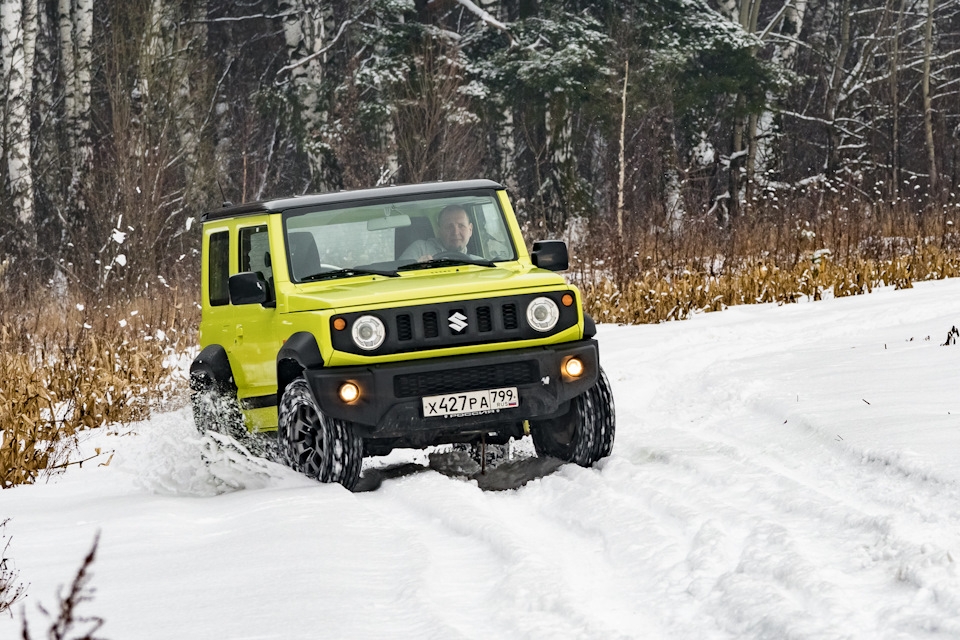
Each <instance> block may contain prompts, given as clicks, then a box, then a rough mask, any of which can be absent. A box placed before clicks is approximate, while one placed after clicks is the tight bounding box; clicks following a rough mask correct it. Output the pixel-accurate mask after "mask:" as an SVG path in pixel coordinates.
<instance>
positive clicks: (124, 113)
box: [0, 0, 960, 291]
mask: <svg viewBox="0 0 960 640" xmlns="http://www.w3.org/2000/svg"><path fill="white" fill-rule="evenodd" d="M0 22H2V25H0V26H2V34H0V35H2V41H0V56H2V81H3V87H4V91H3V102H2V108H3V130H2V137H0V145H2V150H0V153H2V157H3V162H2V163H0V169H2V176H3V179H2V180H0V203H2V206H0V216H2V220H0V252H2V255H3V256H4V258H3V260H2V266H0V272H3V273H4V274H5V276H6V278H7V280H8V282H9V281H10V278H14V279H16V277H15V276H18V275H24V276H28V278H29V279H31V280H34V281H36V280H35V279H36V277H37V276H41V277H42V278H43V281H52V282H60V283H64V284H67V285H79V286H80V287H81V288H83V289H85V290H88V291H97V290H100V289H102V288H103V287H105V286H111V285H113V286H120V287H123V288H126V287H133V288H140V287H141V285H143V284H144V282H145V281H146V280H151V281H152V282H155V279H156V277H157V274H160V277H161V278H165V279H166V280H167V281H170V282H174V281H176V282H184V281H190V280H191V279H192V278H193V277H194V276H193V274H194V272H195V271H196V270H197V269H196V265H197V250H198V242H199V233H198V227H199V224H196V221H197V220H198V216H199V214H200V213H202V212H203V211H205V210H208V209H211V208H216V207H219V206H220V205H221V203H222V202H223V201H231V202H234V203H238V202H244V201H253V200H256V199H263V198H270V197H275V196H283V195H290V194H300V193H306V192H319V191H328V190H337V189H349V188H357V187H369V186H374V185H378V184H387V183H410V182H418V181H427V180H451V179H461V178H476V177H486V178H491V179H494V180H498V181H501V182H502V183H504V184H505V185H507V186H508V188H509V189H510V192H511V196H512V198H513V200H514V202H515V204H516V206H517V209H518V212H519V215H520V216H521V219H522V220H523V221H524V222H525V223H526V224H528V225H529V226H530V227H531V228H534V229H536V230H538V232H539V233H540V234H541V235H544V234H553V235H560V234H565V233H569V232H570V230H571V229H572V228H580V229H592V230H596V229H599V228H604V229H608V230H609V229H613V230H615V231H616V230H619V234H620V235H621V236H622V234H623V233H629V232H630V231H631V230H637V229H640V230H643V229H652V228H655V229H658V230H660V231H666V232H668V233H669V232H677V233H679V232H681V231H682V230H683V229H685V228H689V227H690V226H691V225H701V226H702V225H705V224H706V225H708V226H710V228H711V229H713V228H716V229H719V230H721V231H722V230H723V229H731V228H735V227H736V225H738V224H741V223H743V221H749V220H751V219H753V218H756V217H757V216H764V217H766V218H770V217H771V216H773V217H774V218H776V217H777V216H784V217H786V216H789V215H797V214H796V211H793V212H790V209H791V207H790V206H789V203H790V202H796V201H798V199H802V200H803V201H804V202H807V203H809V202H815V203H816V206H815V207H814V209H816V211H813V210H810V211H807V213H804V214H803V215H807V214H809V215H814V214H817V215H821V216H822V215H823V214H824V213H831V214H832V213H833V212H834V211H837V212H839V211H840V210H841V209H839V208H837V207H834V208H832V209H831V208H829V207H828V206H827V205H825V204H824V202H825V200H824V198H826V199H827V200H826V201H827V202H829V199H830V198H835V199H840V200H837V201H842V202H844V203H847V204H849V203H850V202H860V203H862V206H861V209H863V211H861V213H862V214H863V215H867V216H869V215H870V213H871V211H872V210H877V211H879V209H880V208H882V207H884V206H886V207H891V206H894V207H895V206H897V205H898V203H908V205H909V209H910V211H911V215H915V216H920V217H929V218H931V219H936V220H938V221H940V222H941V223H945V224H949V222H952V221H948V220H947V218H949V217H950V216H949V215H948V214H949V212H950V211H951V209H950V208H949V207H950V205H951V203H952V200H953V199H954V198H953V193H952V192H953V191H954V190H955V189H956V183H957V180H958V178H960V159H958V157H957V151H956V148H957V147H956V138H957V137H958V136H960V59H958V57H957V55H956V54H957V52H958V50H960V2H957V1H956V0H600V1H591V2H578V1H576V0H473V1H471V0H335V1H331V2H320V1H319V0H242V1H239V2H238V1H232V0H231V1H225V0H186V1H173V0H0ZM828 209H829V211H827V210H828ZM837 215H839V213H838V214H837ZM624 229H625V230H626V231H624ZM145 279H146V280H145Z"/></svg>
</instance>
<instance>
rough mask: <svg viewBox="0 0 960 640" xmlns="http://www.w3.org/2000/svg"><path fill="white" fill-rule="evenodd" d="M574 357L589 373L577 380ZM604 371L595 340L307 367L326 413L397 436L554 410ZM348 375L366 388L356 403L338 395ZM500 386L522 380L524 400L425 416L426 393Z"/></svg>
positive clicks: (369, 431)
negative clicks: (567, 366) (570, 369)
mask: <svg viewBox="0 0 960 640" xmlns="http://www.w3.org/2000/svg"><path fill="white" fill-rule="evenodd" d="M573 356H576V357H578V358H580V360H581V361H582V362H583V364H584V373H583V375H581V376H580V377H578V378H576V379H572V378H570V377H569V376H567V375H565V374H563V373H561V366H562V365H563V363H564V362H566V360H568V359H569V358H571V357H573ZM599 371H600V358H599V353H598V348H597V342H596V340H581V341H578V342H566V343H562V344H557V345H550V346H546V347H536V348H532V349H517V350H510V351H496V352H491V353H480V354H476V355H469V356H455V357H450V358H430V359H425V360H411V361H407V362H398V363H390V364H382V365H372V366H361V367H330V368H323V369H308V370H307V371H304V376H305V377H306V379H307V381H308V382H309V383H310V387H311V388H312V389H313V393H314V396H315V397H316V399H317V403H318V404H319V405H320V408H321V409H322V410H323V412H324V413H326V414H327V415H329V416H331V417H334V418H339V419H342V420H347V421H350V422H353V423H355V424H356V425H359V430H360V433H361V435H362V436H364V437H376V438H390V437H402V436H404V435H405V434H410V433H412V432H417V431H433V430H437V431H449V432H456V431H470V430H473V429H476V428H478V427H483V426H484V425H494V424H497V423H503V422H519V421H522V420H526V419H530V418H543V417H547V416H552V415H555V414H556V413H558V412H559V411H560V410H561V409H562V408H563V407H564V406H565V403H567V402H569V401H570V399H572V398H574V397H575V396H578V395H580V394H581V393H583V392H584V391H586V390H587V389H589V388H590V387H592V386H593V385H594V384H596V382H597V377H598V374H599ZM348 381H349V382H353V383H355V384H356V385H357V386H358V387H360V398H359V399H358V400H356V401H355V402H353V403H350V404H347V403H345V402H343V401H342V400H340V397H339V394H338V392H339V389H340V386H341V385H342V384H343V383H344V382H348ZM500 387H516V388H517V392H518V394H519V396H520V406H519V407H517V408H511V409H502V410H500V411H498V412H496V413H486V414H480V415H470V416H451V417H432V418H424V416H423V403H422V401H421V399H422V398H423V397H424V396H433V395H443V394H455V393H459V392H464V391H480V390H484V389H496V388H500Z"/></svg>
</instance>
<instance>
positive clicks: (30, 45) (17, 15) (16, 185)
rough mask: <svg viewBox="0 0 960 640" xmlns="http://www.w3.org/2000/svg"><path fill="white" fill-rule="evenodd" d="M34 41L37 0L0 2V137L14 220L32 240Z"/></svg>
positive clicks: (1, 0) (2, 0)
mask: <svg viewBox="0 0 960 640" xmlns="http://www.w3.org/2000/svg"><path fill="white" fill-rule="evenodd" d="M36 42H37V0H0V58H2V70H3V79H4V82H5V84H6V92H5V97H6V99H5V103H4V105H3V106H4V119H3V120H4V123H3V137H4V149H5V152H6V165H7V167H6V169H7V171H6V174H7V179H8V180H9V185H10V191H11V193H12V194H13V206H14V209H15V211H16V216H17V221H18V222H19V224H20V225H21V226H22V227H23V228H24V229H25V237H26V238H27V242H28V243H29V244H32V243H34V242H35V240H36V235H35V231H34V229H33V225H34V180H33V169H32V158H31V148H30V144H31V123H30V115H31V114H30V106H31V102H32V101H31V96H32V93H33V66H34V59H35V53H36Z"/></svg>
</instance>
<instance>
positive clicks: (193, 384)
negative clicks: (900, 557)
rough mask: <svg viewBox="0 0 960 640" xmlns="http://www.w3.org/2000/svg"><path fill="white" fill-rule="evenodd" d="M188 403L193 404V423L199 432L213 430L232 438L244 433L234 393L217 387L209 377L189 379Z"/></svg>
mask: <svg viewBox="0 0 960 640" xmlns="http://www.w3.org/2000/svg"><path fill="white" fill-rule="evenodd" d="M190 404H191V405H192V406H193V423H194V424H195V425H196V427H197V431H199V432H200V433H201V434H204V433H206V432H207V431H215V432H216V433H220V434H223V435H226V436H230V437H232V438H237V437H238V436H240V437H242V436H244V435H246V433H247V428H246V426H245V425H244V423H243V414H242V413H241V412H240V403H239V402H237V396H236V394H233V393H230V392H229V391H225V390H221V389H219V388H217V386H216V385H215V384H214V383H213V382H212V381H210V380H209V379H207V378H203V377H193V378H191V379H190Z"/></svg>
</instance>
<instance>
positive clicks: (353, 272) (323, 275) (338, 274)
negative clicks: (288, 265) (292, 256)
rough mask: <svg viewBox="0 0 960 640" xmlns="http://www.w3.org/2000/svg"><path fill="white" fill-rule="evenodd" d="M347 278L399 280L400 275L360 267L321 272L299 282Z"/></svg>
mask: <svg viewBox="0 0 960 640" xmlns="http://www.w3.org/2000/svg"><path fill="white" fill-rule="evenodd" d="M347 276H387V277H388V278H399V277H400V274H399V273H397V272H396V271H387V270H385V269H364V268H361V267H350V268H348V269H337V270H336V271H321V272H320V273H314V274H313V275H309V276H306V277H305V278H300V281H301V282H314V281H317V280H328V279H331V278H343V277H347Z"/></svg>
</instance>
